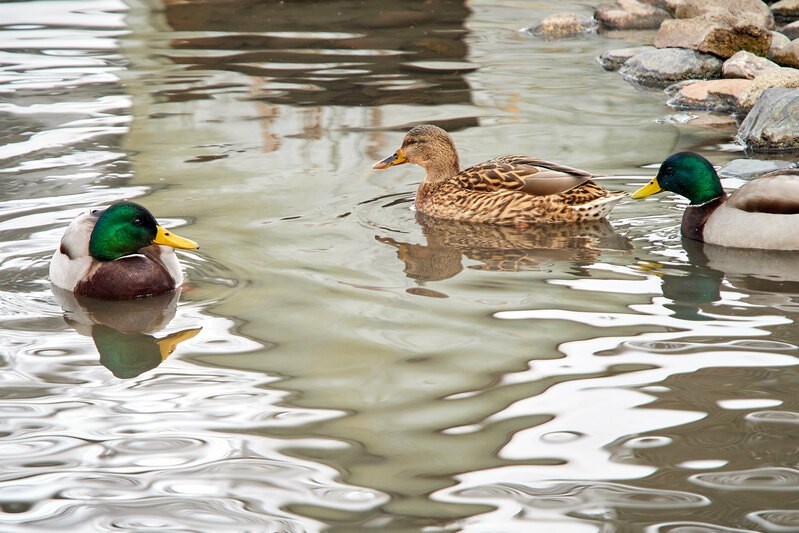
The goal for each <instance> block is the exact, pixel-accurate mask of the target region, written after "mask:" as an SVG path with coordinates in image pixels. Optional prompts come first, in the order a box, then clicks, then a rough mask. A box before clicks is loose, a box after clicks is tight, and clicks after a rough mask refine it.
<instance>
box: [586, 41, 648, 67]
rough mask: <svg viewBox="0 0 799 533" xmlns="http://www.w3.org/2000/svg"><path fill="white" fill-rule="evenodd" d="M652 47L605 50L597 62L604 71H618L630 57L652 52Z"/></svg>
mask: <svg viewBox="0 0 799 533" xmlns="http://www.w3.org/2000/svg"><path fill="white" fill-rule="evenodd" d="M654 49H655V48H654V47H653V46H633V47H630V48H616V49H615V50H605V51H604V52H602V54H601V55H600V56H599V57H598V58H597V61H598V62H599V64H600V65H601V66H602V68H603V69H605V70H619V69H620V68H621V66H622V65H623V64H624V63H625V62H626V61H627V60H628V59H630V58H631V57H633V56H635V55H638V54H640V53H641V52H646V51H647V50H654Z"/></svg>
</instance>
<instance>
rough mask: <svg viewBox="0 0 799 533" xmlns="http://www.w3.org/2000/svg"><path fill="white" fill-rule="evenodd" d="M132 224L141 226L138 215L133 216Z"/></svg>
mask: <svg viewBox="0 0 799 533" xmlns="http://www.w3.org/2000/svg"><path fill="white" fill-rule="evenodd" d="M133 225H134V226H141V225H142V221H141V219H140V218H138V217H136V218H134V219H133Z"/></svg>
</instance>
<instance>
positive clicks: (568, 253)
mask: <svg viewBox="0 0 799 533" xmlns="http://www.w3.org/2000/svg"><path fill="white" fill-rule="evenodd" d="M416 221H417V222H418V223H419V224H420V225H421V226H422V234H423V235H424V236H425V239H426V241H427V243H426V244H411V243H407V242H400V241H397V240H396V239H394V238H391V237H380V236H376V237H375V239H376V240H377V241H378V242H381V243H383V244H388V245H389V246H394V247H395V248H397V257H398V258H399V259H400V260H401V261H402V262H403V263H405V268H404V272H405V274H406V275H407V276H408V277H409V278H411V279H414V280H416V281H417V282H418V283H419V285H423V284H424V283H426V282H430V281H441V280H445V279H449V278H451V277H453V276H455V275H457V274H458V273H460V272H461V271H462V270H463V262H462V259H463V257H464V256H465V257H466V258H468V259H471V260H473V261H476V262H477V263H478V264H471V265H469V266H468V267H467V268H469V269H472V270H493V271H501V272H519V271H524V270H541V269H546V268H548V267H549V266H550V265H551V264H552V263H553V262H558V261H560V262H574V263H576V264H577V265H587V264H591V263H594V262H596V261H597V259H598V258H599V256H600V255H601V254H602V252H603V251H607V250H617V251H630V250H632V244H631V243H630V241H629V239H627V238H626V237H624V236H622V235H620V234H618V233H617V232H616V231H615V230H614V229H613V226H611V225H610V223H609V222H608V221H607V220H604V219H603V220H597V221H590V222H582V223H575V224H541V225H538V226H531V227H529V228H517V227H514V226H497V225H494V224H472V223H468V222H455V221H451V220H442V219H436V218H431V217H428V216H425V215H423V214H421V213H416Z"/></svg>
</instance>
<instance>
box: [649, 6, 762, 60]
mask: <svg viewBox="0 0 799 533" xmlns="http://www.w3.org/2000/svg"><path fill="white" fill-rule="evenodd" d="M654 44H655V46H656V47H657V48H669V47H681V48H690V49H691V50H697V51H699V52H707V53H711V54H715V55H717V56H720V57H725V58H726V57H731V56H732V55H733V54H735V53H736V52H738V51H739V50H747V51H749V52H752V53H753V54H755V55H759V56H765V55H766V54H768V51H769V47H770V46H771V32H770V31H769V30H768V29H766V27H765V26H758V25H756V24H752V23H750V22H747V21H745V20H738V19H736V18H734V17H732V16H730V15H705V16H703V17H696V18H690V19H671V20H665V21H663V24H661V26H660V30H658V32H657V35H655V43H654Z"/></svg>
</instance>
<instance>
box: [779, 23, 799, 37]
mask: <svg viewBox="0 0 799 533" xmlns="http://www.w3.org/2000/svg"><path fill="white" fill-rule="evenodd" d="M780 33H781V34H783V35H785V36H786V37H787V38H788V39H791V40H793V39H796V38H798V37H799V20H795V21H793V22H791V23H790V24H786V25H785V26H783V27H782V28H780Z"/></svg>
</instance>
